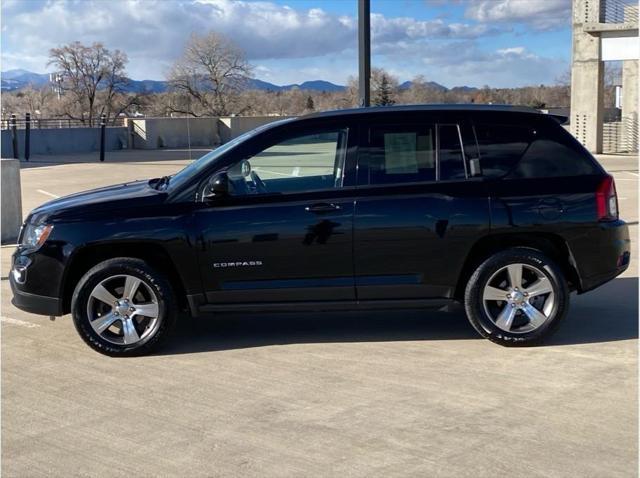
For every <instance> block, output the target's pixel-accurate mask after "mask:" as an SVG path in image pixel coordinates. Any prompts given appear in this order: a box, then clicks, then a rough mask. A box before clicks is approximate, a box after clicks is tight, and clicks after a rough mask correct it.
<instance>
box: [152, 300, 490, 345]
mask: <svg viewBox="0 0 640 478" xmlns="http://www.w3.org/2000/svg"><path fill="white" fill-rule="evenodd" d="M453 308H454V309H456V310H453V311H451V312H442V311H437V310H426V311H425V310H415V311H414V310H401V311H397V310H396V311H375V312H371V311H368V312H359V311H358V312H326V313H320V312H314V313H293V312H291V313H282V314H275V313H268V314H267V313H265V314H240V313H238V314H221V315H218V316H214V317H201V318H197V319H191V318H189V317H185V319H186V320H182V322H181V323H180V325H179V327H178V330H176V333H175V336H174V337H173V338H172V339H171V340H170V342H169V344H167V346H166V347H164V348H163V349H162V350H160V351H159V354H161V355H165V354H166V355H171V354H182V353H196V352H209V351H217V350H229V349H242V348H250V347H263V346H268V345H287V344H302V343H339V342H387V341H405V340H464V339H478V338H479V337H478V335H477V334H476V333H475V331H474V330H473V328H472V327H471V325H469V323H468V322H467V320H466V318H465V315H464V311H462V309H461V308H460V307H455V306H454V307H453Z"/></svg>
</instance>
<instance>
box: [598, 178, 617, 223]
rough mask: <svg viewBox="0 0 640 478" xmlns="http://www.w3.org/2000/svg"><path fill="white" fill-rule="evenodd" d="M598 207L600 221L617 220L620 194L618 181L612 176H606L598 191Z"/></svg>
mask: <svg viewBox="0 0 640 478" xmlns="http://www.w3.org/2000/svg"><path fill="white" fill-rule="evenodd" d="M596 209H597V212H598V221H615V220H617V219H618V196H617V194H616V183H615V182H614V181H613V178H612V177H611V176H606V177H605V178H604V179H603V180H602V182H601V183H600V184H599V185H598V189H597V191H596Z"/></svg>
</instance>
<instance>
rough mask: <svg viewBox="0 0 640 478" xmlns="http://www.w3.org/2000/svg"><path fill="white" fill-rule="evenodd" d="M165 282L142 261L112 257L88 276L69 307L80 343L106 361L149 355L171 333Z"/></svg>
mask: <svg viewBox="0 0 640 478" xmlns="http://www.w3.org/2000/svg"><path fill="white" fill-rule="evenodd" d="M174 304H175V301H174V298H173V292H172V290H171V287H170V286H169V284H168V283H167V282H166V280H165V279H164V278H163V277H162V276H161V275H159V274H158V273H157V272H156V271H154V270H153V269H152V268H151V267H149V265H147V264H146V263H145V262H144V261H141V260H139V259H131V258H117V259H110V260H108V261H104V262H102V263H100V264H98V265H97V266H95V267H93V268H92V269H91V270H90V271H88V272H87V273H86V274H85V275H84V277H82V279H81V280H80V282H79V283H78V285H77V287H76V289H75V292H74V294H73V299H72V303H71V310H72V314H73V322H74V324H75V327H76V330H77V331H78V333H79V334H80V336H81V337H82V338H83V339H84V341H85V342H86V343H87V344H88V345H89V346H91V347H92V348H93V349H95V350H97V351H98V352H100V353H103V354H106V355H110V356H127V355H143V354H146V353H150V352H151V351H153V350H155V349H156V348H157V347H158V346H159V345H160V344H161V343H162V342H164V340H165V339H166V338H167V337H168V335H169V334H170V332H171V330H172V329H173V326H174V323H175V320H176V315H177V311H176V308H175V305H174Z"/></svg>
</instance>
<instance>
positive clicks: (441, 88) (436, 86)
mask: <svg viewBox="0 0 640 478" xmlns="http://www.w3.org/2000/svg"><path fill="white" fill-rule="evenodd" d="M412 85H413V81H405V82H404V83H400V85H398V88H399V89H401V90H408V89H409V88H411V86H412ZM425 86H427V87H429V88H432V89H434V90H437V91H449V88H447V87H446V86H443V85H441V84H440V83H436V82H435V81H427V82H425Z"/></svg>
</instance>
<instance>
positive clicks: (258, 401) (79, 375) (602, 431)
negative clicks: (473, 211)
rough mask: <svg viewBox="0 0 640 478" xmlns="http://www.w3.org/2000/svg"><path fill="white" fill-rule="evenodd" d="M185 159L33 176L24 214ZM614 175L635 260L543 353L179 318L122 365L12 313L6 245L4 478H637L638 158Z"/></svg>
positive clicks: (423, 317)
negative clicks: (156, 343)
mask: <svg viewBox="0 0 640 478" xmlns="http://www.w3.org/2000/svg"><path fill="white" fill-rule="evenodd" d="M202 153H203V151H201V152H199V154H202ZM194 154H195V155H197V153H194ZM187 155H188V153H187V152H186V151H162V152H156V151H148V152H136V151H131V152H124V153H110V154H108V156H107V162H106V163H103V164H101V163H98V162H96V160H95V157H93V156H77V157H71V158H65V160H64V162H57V160H56V159H55V158H53V159H52V158H34V161H32V163H31V164H29V165H25V167H24V169H23V170H22V189H23V207H24V212H25V213H27V212H28V211H29V210H31V209H32V208H34V207H36V206H37V205H39V204H41V203H43V202H45V201H48V200H50V199H51V198H52V197H56V196H63V195H66V194H69V193H72V192H77V191H80V190H84V189H88V188H93V187H98V186H102V185H108V184H114V183H118V182H123V181H128V180H132V179H138V178H146V177H157V176H162V175H165V174H171V173H173V172H175V171H176V170H177V169H179V168H181V167H183V166H184V165H185V164H187V163H188V161H187V160H185V158H186V157H187ZM94 156H95V155H94ZM601 162H602V164H603V165H604V166H605V167H606V168H607V169H608V170H609V171H610V172H611V173H612V174H613V175H614V177H615V179H616V185H617V189H618V195H619V197H620V209H621V215H622V217H623V218H624V219H625V220H627V221H628V222H629V223H630V224H631V226H630V231H631V235H632V237H633V238H634V249H633V253H634V259H633V261H632V264H631V267H630V268H629V270H628V271H627V272H626V273H625V274H624V275H622V276H621V277H619V278H617V279H615V280H614V281H612V282H610V283H608V284H607V285H605V286H603V287H601V288H600V289H598V290H596V291H594V292H591V293H589V294H585V295H581V296H575V295H573V296H572V305H571V311H570V313H569V316H568V317H567V319H566V321H565V322H564V323H563V325H562V326H561V328H560V330H559V331H558V333H557V334H556V335H555V336H554V338H553V339H552V340H551V342H549V343H548V344H547V345H545V346H540V347H535V348H524V349H507V348H502V347H500V346H497V345H495V344H492V343H490V342H488V341H485V340H482V339H480V338H478V336H477V335H476V333H475V332H474V331H473V329H472V328H471V326H470V325H468V323H467V321H466V318H465V316H464V313H463V311H462V310H460V309H459V308H454V309H453V310H449V311H438V312H433V311H414V312H406V311H403V312H400V313H398V312H388V311H385V312H367V313H333V314H311V315H309V314H306V315H304V316H301V315H295V314H288V315H286V314H279V315H268V316H267V315H243V316H239V315H230V316H217V317H212V318H205V319H198V320H190V319H186V318H185V320H183V321H181V324H180V328H179V330H178V331H177V335H176V337H175V339H174V340H173V341H172V342H171V343H170V344H169V346H168V347H166V348H165V349H163V350H162V351H161V352H160V353H158V354H157V355H154V356H150V357H141V358H127V359H111V358H108V357H104V356H102V355H99V354H97V353H95V352H93V351H92V350H91V349H90V348H89V347H87V346H86V345H85V344H84V342H82V340H81V339H80V337H79V336H78V335H77V334H76V332H75V330H74V328H73V324H72V322H71V320H70V317H69V316H66V317H63V318H60V319H58V320H57V321H55V322H50V321H49V320H48V319H47V318H46V317H40V316H35V315H30V314H27V313H24V312H22V311H19V310H18V309H16V308H14V307H13V306H12V305H11V304H10V299H11V294H10V288H9V284H8V281H7V280H6V279H5V278H6V276H7V274H8V272H9V267H10V254H11V252H12V250H13V249H12V247H11V246H4V247H3V248H2V250H1V251H2V277H3V280H2V282H1V286H0V287H1V292H2V298H1V300H2V302H1V306H2V307H1V315H2V317H1V323H2V475H3V476H6V477H9V476H11V477H25V476H29V477H35V476H110V477H111V476H190V477H205V476H206V477H213V476H282V477H285V476H287V477H288V476H296V477H299V476H341V477H342V476H429V477H437V476H455V477H465V476H468V477H484V476H486V477H498V476H505V477H507V476H508V477H515V476H527V477H549V476H553V477H564V476H566V477H576V476H580V477H605V476H606V477H629V476H635V475H636V474H637V470H638V446H637V443H638V396H637V392H638V381H637V380H638V368H637V364H638V342H637V338H638V327H637V321H638V279H637V275H638V274H637V271H638V267H637V264H638V262H637V244H636V243H635V239H636V238H637V227H638V225H637V224H638V209H637V205H638V179H639V178H638V169H637V158H634V157H628V156H627V157H625V156H611V157H602V158H601Z"/></svg>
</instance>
